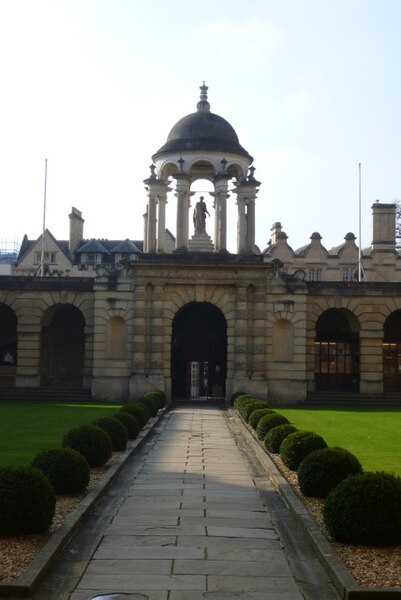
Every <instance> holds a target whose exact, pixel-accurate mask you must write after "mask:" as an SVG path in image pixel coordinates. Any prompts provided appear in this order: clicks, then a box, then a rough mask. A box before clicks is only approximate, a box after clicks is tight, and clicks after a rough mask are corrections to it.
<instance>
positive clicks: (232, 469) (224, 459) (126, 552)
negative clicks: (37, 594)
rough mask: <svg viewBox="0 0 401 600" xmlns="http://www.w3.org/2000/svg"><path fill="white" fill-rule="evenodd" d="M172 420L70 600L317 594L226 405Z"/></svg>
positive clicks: (297, 599)
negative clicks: (307, 590) (285, 538)
mask: <svg viewBox="0 0 401 600" xmlns="http://www.w3.org/2000/svg"><path fill="white" fill-rule="evenodd" d="M164 423H165V425H164V427H162V428H161V431H160V436H159V438H158V440H157V443H155V444H153V446H152V448H151V449H150V451H149V452H148V454H147V455H146V457H145V460H144V461H143V466H142V468H141V469H140V470H139V472H138V473H137V476H136V478H135V479H134V480H133V481H132V484H131V486H130V487H129V489H128V493H127V494H126V496H125V498H124V499H123V501H122V503H121V504H120V507H119V509H118V511H117V513H116V514H115V515H114V518H112V519H111V521H110V523H109V526H108V527H107V529H106V531H105V532H104V535H102V536H101V541H100V543H99V545H98V547H97V549H96V552H95V553H94V555H93V557H92V560H90V561H89V562H88V565H87V568H86V569H85V570H84V571H83V575H82V577H81V578H80V580H79V582H78V584H77V586H76V588H75V591H74V592H73V593H72V595H70V596H69V598H70V600H89V599H90V598H93V597H94V596H100V595H101V594H106V593H113V592H114V593H115V594H116V596H115V598H116V600H117V599H118V600H119V599H120V598H121V599H126V600H128V599H132V600H201V599H202V600H204V599H210V600H223V599H224V600H228V599H234V598H238V599H240V600H262V599H263V600H267V599H268V600H302V599H304V598H307V597H308V598H309V596H306V595H304V594H303V593H302V592H301V590H300V588H299V585H298V584H297V580H296V577H295V576H294V573H293V571H292V570H291V568H290V564H289V560H288V555H287V553H286V551H285V550H284V549H283V546H282V543H281V542H280V539H279V535H278V533H277V531H276V529H275V527H274V526H273V524H272V521H271V519H270V517H269V514H268V512H267V511H266V507H265V505H264V502H263V500H262V497H261V495H260V494H259V492H258V490H257V488H256V487H255V483H254V479H253V477H252V475H251V474H250V470H249V466H248V465H247V463H246V462H245V460H244V458H243V456H242V455H241V453H240V451H239V449H238V447H237V445H236V443H235V439H234V437H233V436H232V434H231V433H230V431H229V429H228V427H227V423H226V419H225V416H224V412H222V411H219V410H218V409H216V408H214V407H207V406H205V407H199V408H198V407H196V408H190V407H188V408H185V407H182V408H177V409H175V410H174V411H172V412H171V413H170V414H169V415H168V416H167V418H166V420H165V422H164ZM272 493H273V490H272ZM117 594H118V595H117ZM317 597H319V596H317ZM320 597H321V598H326V597H328V596H326V595H324V593H322V595H321V596H320ZM330 597H331V596H330Z"/></svg>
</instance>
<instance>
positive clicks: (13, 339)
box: [0, 303, 17, 386]
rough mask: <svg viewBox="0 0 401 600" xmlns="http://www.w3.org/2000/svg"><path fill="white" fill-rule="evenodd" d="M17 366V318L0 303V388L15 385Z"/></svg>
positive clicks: (5, 305)
mask: <svg viewBox="0 0 401 600" xmlns="http://www.w3.org/2000/svg"><path fill="white" fill-rule="evenodd" d="M16 365H17V317H16V316H15V313H14V311H13V310H12V309H11V308H10V307H9V306H7V304H3V303H0V386H9V385H11V386H13V385H15V369H16Z"/></svg>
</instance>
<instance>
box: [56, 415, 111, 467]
mask: <svg viewBox="0 0 401 600" xmlns="http://www.w3.org/2000/svg"><path fill="white" fill-rule="evenodd" d="M62 445H63V447H64V448H66V447H67V448H73V450H77V451H78V452H80V454H82V456H84V457H85V458H86V460H87V461H88V463H89V466H90V467H101V466H102V465H104V464H105V463H106V462H107V461H108V460H109V458H110V457H111V455H112V454H113V444H112V442H111V439H110V436H109V434H108V433H106V432H105V431H104V430H103V429H101V428H100V427H97V426H96V425H83V426H81V427H75V428H74V429H70V431H68V432H67V433H66V435H65V436H64V439H63V444H62Z"/></svg>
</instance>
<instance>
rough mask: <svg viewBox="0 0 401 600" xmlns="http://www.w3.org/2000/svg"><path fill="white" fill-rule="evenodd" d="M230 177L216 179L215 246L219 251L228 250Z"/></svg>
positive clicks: (217, 177)
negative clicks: (228, 189) (228, 190)
mask: <svg viewBox="0 0 401 600" xmlns="http://www.w3.org/2000/svg"><path fill="white" fill-rule="evenodd" d="M229 179H230V176H229V175H228V174H225V173H222V174H219V175H217V176H216V177H215V178H214V189H215V192H214V194H213V195H214V208H215V222H214V232H215V233H214V245H215V249H216V251H217V252H218V251H219V250H227V198H228V197H229V195H228V193H227V188H228V180H229Z"/></svg>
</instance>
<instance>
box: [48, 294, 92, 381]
mask: <svg viewBox="0 0 401 600" xmlns="http://www.w3.org/2000/svg"><path fill="white" fill-rule="evenodd" d="M84 325H85V319H84V317H83V315H82V313H81V311H80V310H78V309H77V308H75V306H72V305H70V304H57V305H55V306H54V307H53V308H51V309H50V310H48V311H47V313H46V315H45V317H44V319H43V322H42V339H41V354H40V362H41V385H43V386H60V387H81V386H82V380H83V375H84V362H85V337H84Z"/></svg>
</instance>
